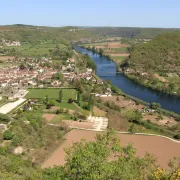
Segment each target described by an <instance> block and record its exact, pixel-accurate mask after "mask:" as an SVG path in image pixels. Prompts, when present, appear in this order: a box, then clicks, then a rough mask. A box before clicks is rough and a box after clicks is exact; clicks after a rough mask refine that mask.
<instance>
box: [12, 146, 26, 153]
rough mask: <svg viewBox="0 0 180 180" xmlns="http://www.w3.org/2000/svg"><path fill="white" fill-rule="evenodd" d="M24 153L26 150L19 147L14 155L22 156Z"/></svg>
mask: <svg viewBox="0 0 180 180" xmlns="http://www.w3.org/2000/svg"><path fill="white" fill-rule="evenodd" d="M23 152H24V149H23V147H21V146H18V147H17V148H15V149H14V151H13V153H14V154H15V155H20V154H22V153H23Z"/></svg>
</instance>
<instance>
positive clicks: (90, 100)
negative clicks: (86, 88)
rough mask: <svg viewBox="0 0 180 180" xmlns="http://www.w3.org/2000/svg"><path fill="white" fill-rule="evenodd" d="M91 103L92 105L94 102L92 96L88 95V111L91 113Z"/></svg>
mask: <svg viewBox="0 0 180 180" xmlns="http://www.w3.org/2000/svg"><path fill="white" fill-rule="evenodd" d="M93 103H94V101H93V97H92V95H91V94H90V96H89V100H88V107H87V108H88V110H90V111H91V109H92V106H93Z"/></svg>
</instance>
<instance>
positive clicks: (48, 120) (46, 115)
mask: <svg viewBox="0 0 180 180" xmlns="http://www.w3.org/2000/svg"><path fill="white" fill-rule="evenodd" d="M55 117H56V114H44V115H43V119H45V120H46V121H47V122H50V121H52V120H53V119H54V118H55Z"/></svg>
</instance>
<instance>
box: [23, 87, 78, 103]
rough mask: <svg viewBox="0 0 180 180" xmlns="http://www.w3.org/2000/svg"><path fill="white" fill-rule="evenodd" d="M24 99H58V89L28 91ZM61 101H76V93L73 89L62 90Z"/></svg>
mask: <svg viewBox="0 0 180 180" xmlns="http://www.w3.org/2000/svg"><path fill="white" fill-rule="evenodd" d="M28 91H29V93H28V94H27V96H26V98H41V99H42V98H45V97H46V95H48V97H49V98H53V99H58V98H59V91H60V89H29V90H28ZM62 91H63V101H68V99H69V98H72V99H73V100H75V99H76V95H77V92H76V90H75V89H63V90H62Z"/></svg>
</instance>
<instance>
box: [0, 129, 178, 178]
mask: <svg viewBox="0 0 180 180" xmlns="http://www.w3.org/2000/svg"><path fill="white" fill-rule="evenodd" d="M135 152H136V150H135V149H134V148H133V147H132V146H131V145H127V146H126V147H121V146H120V141H119V139H118V137H117V134H116V133H115V132H113V131H108V132H106V133H103V134H98V135H97V137H96V140H95V141H94V142H86V141H84V140H82V141H80V142H77V143H75V144H74V145H73V147H72V148H69V149H66V160H67V162H66V164H65V165H64V166H57V167H54V168H48V169H44V170H42V169H40V167H39V166H38V165H36V164H34V163H31V162H29V161H27V160H23V159H22V158H21V156H14V155H13V154H11V153H10V152H9V151H8V150H7V149H6V148H3V147H1V148H0V162H1V167H0V169H1V173H0V178H1V179H32V180H35V179H44V180H46V179H47V180H54V179H59V180H64V179H67V180H70V179H71V180H72V179H74V180H77V179H92V180H96V179H99V180H102V179H112V180H114V179H135V180H136V179H137V180H141V179H142V180H144V179H149V180H164V179H172V180H175V179H179V177H180V169H179V166H180V164H179V161H178V159H176V160H174V161H172V162H171V163H170V168H169V169H167V170H164V169H161V168H159V167H158V166H157V165H156V164H155V162H156V160H155V157H153V156H152V155H150V154H146V155H145V156H144V157H143V158H139V157H136V156H135Z"/></svg>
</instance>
